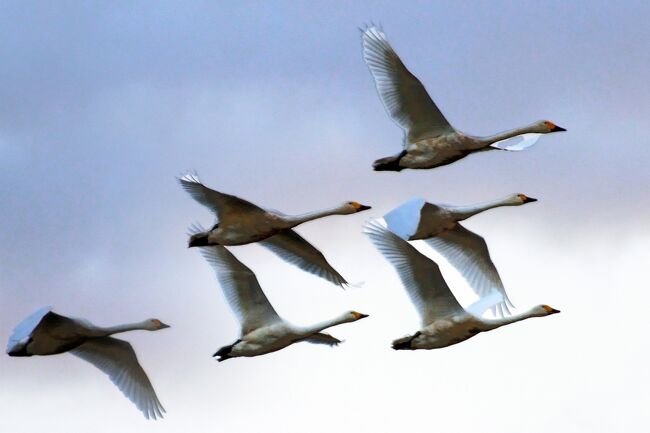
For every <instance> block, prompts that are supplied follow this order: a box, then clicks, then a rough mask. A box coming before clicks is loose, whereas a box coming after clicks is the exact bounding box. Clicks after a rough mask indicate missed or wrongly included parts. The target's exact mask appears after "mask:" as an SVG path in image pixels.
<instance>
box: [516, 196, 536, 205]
mask: <svg viewBox="0 0 650 433" xmlns="http://www.w3.org/2000/svg"><path fill="white" fill-rule="evenodd" d="M513 199H515V200H516V202H517V204H519V205H522V204H526V203H534V202H536V201H537V199H536V198H532V197H528V196H527V195H526V194H522V193H519V194H515V196H514V197H513Z"/></svg>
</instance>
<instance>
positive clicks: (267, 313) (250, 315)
mask: <svg viewBox="0 0 650 433" xmlns="http://www.w3.org/2000/svg"><path fill="white" fill-rule="evenodd" d="M200 250H201V254H202V255H203V257H204V258H205V259H206V260H207V261H208V263H210V265H211V266H212V268H213V269H214V271H215V274H216V275H217V280H219V284H220V285H221V288H222V289H223V293H224V295H225V297H226V300H227V301H228V304H229V305H230V308H232V310H233V312H234V313H235V315H236V316H237V318H238V319H239V323H240V324H241V326H242V334H244V335H245V334H247V333H249V332H250V331H252V330H254V329H257V328H260V327H262V326H265V325H268V324H271V323H274V322H277V321H280V320H281V319H280V317H279V316H278V313H276V312H275V309H274V308H273V306H272V305H271V303H270V302H269V300H268V298H267V297H266V295H265V294H264V292H263V291H262V288H261V287H260V284H259V282H258V281H257V277H256V276H255V274H254V273H253V271H251V270H250V269H249V268H248V267H247V266H246V265H244V264H243V263H242V262H240V261H239V260H238V259H237V258H236V257H235V256H234V255H233V254H232V253H231V252H230V251H228V250H227V249H226V248H225V247H222V246H220V245H218V246H210V247H201V248H200Z"/></svg>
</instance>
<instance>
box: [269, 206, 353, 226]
mask: <svg viewBox="0 0 650 433" xmlns="http://www.w3.org/2000/svg"><path fill="white" fill-rule="evenodd" d="M344 214H345V212H344V211H343V209H342V207H341V206H336V207H333V208H329V209H323V210H317V211H314V212H307V213H303V214H300V215H287V216H285V217H283V218H282V219H283V220H284V222H285V223H286V224H287V227H286V228H291V227H295V226H297V225H299V224H302V223H305V222H307V221H312V220H316V219H319V218H323V217H326V216H330V215H344Z"/></svg>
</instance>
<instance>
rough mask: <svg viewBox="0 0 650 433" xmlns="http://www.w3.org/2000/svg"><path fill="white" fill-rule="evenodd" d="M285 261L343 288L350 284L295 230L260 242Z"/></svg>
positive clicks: (285, 231)
mask: <svg viewBox="0 0 650 433" xmlns="http://www.w3.org/2000/svg"><path fill="white" fill-rule="evenodd" d="M259 243H260V244H261V245H263V246H265V247H266V248H268V249H270V250H271V251H273V252H274V253H275V254H277V255H278V256H280V258H282V259H283V260H285V261H287V262H289V263H291V264H292V265H295V266H297V267H299V268H300V269H302V270H303V271H306V272H309V273H311V274H314V275H316V276H319V277H321V278H324V279H326V280H327V281H329V282H331V283H334V284H337V285H339V286H343V285H344V284H348V282H347V281H346V280H345V278H343V277H342V276H341V274H339V273H338V272H337V271H336V270H335V269H334V268H333V267H332V265H330V264H329V263H328V262H327V260H326V259H325V256H324V255H323V253H321V252H320V251H319V250H318V249H316V247H314V246H313V245H312V244H310V243H309V242H307V241H306V240H305V239H304V238H303V237H302V236H300V235H299V234H298V233H296V232H295V231H294V230H290V229H289V230H282V231H281V232H280V233H278V234H276V235H273V236H271V237H270V238H266V239H264V240H261V241H260V242H259Z"/></svg>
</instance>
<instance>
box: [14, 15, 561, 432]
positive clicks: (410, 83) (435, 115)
mask: <svg viewBox="0 0 650 433" xmlns="http://www.w3.org/2000/svg"><path fill="white" fill-rule="evenodd" d="M362 42H363V59H364V60H365V62H366V64H367V65H368V68H369V69H370V72H371V73H372V76H373V78H374V80H375V85H376V88H377V91H378V93H379V96H380V98H381V100H382V102H383V104H384V106H385V108H386V111H387V112H388V114H389V115H390V117H391V118H392V119H393V120H394V121H395V122H396V123H397V124H398V125H399V126H400V127H401V128H403V129H404V132H405V134H404V142H403V150H402V152H400V153H399V154H398V155H395V156H390V157H387V158H382V159H379V160H377V161H375V163H374V165H373V167H374V169H375V170H378V171H382V170H390V171H401V170H403V169H405V168H411V169H425V168H434V167H438V166H441V165H446V164H450V163H452V162H454V161H457V160H458V159H461V158H463V157H465V156H467V155H469V154H470V153H474V152H482V151H486V150H499V149H500V150H509V151H518V150H523V149H525V148H527V147H530V146H531V145H533V144H534V143H535V142H536V141H537V140H538V139H539V137H540V136H541V135H542V134H547V133H551V132H557V131H564V130H565V129H563V128H560V127H559V126H557V125H555V124H554V123H552V122H550V121H538V122H535V123H533V124H531V125H529V126H526V127H523V128H517V129H514V130H512V131H507V132H503V133H499V134H495V135H493V136H489V137H474V136H470V135H465V134H463V133H461V132H460V131H457V130H456V129H455V128H453V127H452V126H451V125H450V124H449V122H448V121H447V120H446V119H445V117H444V116H443V115H442V113H441V112H440V110H439V109H438V107H436V105H435V104H434V102H433V100H432V99H431V97H430V96H429V95H428V93H427V91H426V90H425V88H424V86H423V85H422V83H421V82H420V81H419V80H418V79H417V78H416V77H415V76H414V75H413V74H411V73H410V72H409V71H408V69H406V67H405V66H404V64H403V63H402V61H401V60H400V58H399V57H398V55H397V53H396V52H395V50H393V48H392V47H391V46H390V44H389V43H388V41H387V40H386V36H385V35H384V33H383V31H382V30H381V29H379V28H377V27H375V26H370V27H368V28H366V29H365V30H363V31H362ZM178 180H179V182H180V184H181V186H182V188H183V189H184V190H185V191H187V192H188V193H189V194H190V195H191V196H192V198H194V199H195V200H196V201H197V202H199V203H200V204H202V205H203V206H205V207H207V208H208V209H209V210H210V211H211V212H212V213H214V216H215V217H216V221H217V222H216V223H215V224H214V225H213V226H212V227H211V228H210V229H209V230H205V229H204V228H202V227H200V226H198V225H195V226H193V227H192V228H191V229H190V233H189V235H190V237H189V242H188V246H189V247H197V248H199V249H200V251H201V254H202V255H203V257H204V258H205V259H206V261H207V262H208V264H209V265H210V266H211V267H212V268H213V269H214V271H215V274H216V277H217V280H218V281H219V285H220V286H221V289H222V290H223V292H224V294H225V298H226V300H227V302H228V304H229V306H230V308H231V309H232V310H233V312H234V313H235V315H236V316H237V318H238V320H239V322H240V324H241V334H240V336H239V338H237V339H236V340H235V341H234V342H233V343H232V344H229V345H226V346H224V347H222V348H220V349H218V350H217V351H216V352H215V353H214V355H213V356H214V357H215V358H217V360H218V361H224V360H227V359H230V358H236V357H242V356H244V357H252V356H259V355H264V354H267V353H271V352H275V351H277V350H280V349H283V348H285V347H287V346H289V345H291V344H294V343H298V342H308V343H314V344H325V345H330V346H335V345H338V344H339V343H340V342H341V340H339V339H337V338H336V337H334V336H332V335H330V334H327V333H325V332H323V331H324V330H326V329H328V328H330V327H333V326H336V325H339V324H343V323H349V322H355V321H357V320H360V319H363V318H365V317H368V315H366V314H362V313H359V312H356V311H349V312H346V313H343V314H341V315H340V316H339V317H335V318H333V319H331V320H327V321H325V322H321V323H317V324H315V325H313V326H307V327H299V326H295V325H292V324H290V323H289V322H287V321H285V320H284V319H283V318H281V317H280V316H279V315H278V314H277V312H276V311H275V309H274V308H273V306H272V305H271V303H270V302H269V300H268V299H267V297H266V296H265V295H264V292H263V291H262V288H261V287H260V285H259V282H258V281H257V277H256V276H255V274H254V273H253V271H252V270H251V269H250V268H248V267H247V266H246V265H244V264H243V263H242V262H240V261H239V260H238V259H237V258H236V257H235V256H234V255H233V254H232V252H230V251H229V250H228V249H227V248H226V247H232V246H237V245H245V244H250V243H259V244H261V245H263V246H265V247H267V248H269V249H270V250H271V251H272V252H274V253H275V254H277V255H278V256H279V257H281V258H282V259H283V260H285V261H287V262H289V263H290V264H293V265H295V266H297V267H299V268H300V269H302V270H304V271H306V272H309V273H311V274H314V275H316V276H318V277H321V278H323V279H325V280H327V281H329V282H331V283H333V284H335V285H339V286H345V285H346V284H348V283H347V281H346V280H345V278H343V277H342V276H341V274H340V273H339V272H337V271H336V270H335V269H334V268H333V267H332V265H330V263H329V262H328V261H327V259H326V258H325V256H324V255H323V254H322V253H321V252H320V251H319V250H318V249H317V248H316V247H314V246H313V245H312V244H311V243H309V242H308V241H307V240H305V239H304V238H303V237H301V236H300V235H299V234H298V233H296V232H295V231H294V230H293V228H294V227H296V226H298V225H300V224H302V223H305V222H308V221H313V220H317V219H320V218H324V217H327V216H330V215H350V214H355V213H357V212H362V211H364V210H367V209H370V206H366V205H363V204H360V203H358V202H355V201H349V202H345V203H342V204H340V205H339V206H335V207H332V208H329V209H323V210H320V211H314V212H309V213H306V214H302V215H285V214H283V213H280V212H278V211H272V210H268V209H263V208H261V207H259V206H257V205H255V204H253V203H251V202H249V201H246V200H244V199H242V198H239V197H236V196H234V195H230V194H226V193H223V192H219V191H216V190H213V189H211V188H208V187H207V186H205V185H203V184H202V183H201V181H200V180H199V178H198V176H197V175H196V174H194V173H190V174H186V175H184V176H182V177H181V178H179V179H178ZM535 201H536V200H535V199H533V198H530V197H527V196H526V195H524V194H513V195H511V196H508V197H505V198H503V199H500V200H495V201H490V202H486V203H480V204H475V205H471V206H450V205H442V204H432V203H428V202H426V201H424V200H423V199H421V198H415V199H412V200H409V201H407V202H406V203H404V204H402V205H400V206H399V207H397V208H395V209H393V210H391V211H390V212H388V213H387V214H386V215H384V217H383V219H373V220H370V221H368V222H366V223H365V225H364V228H363V233H365V234H366V235H367V236H368V237H369V239H370V241H371V242H372V243H373V244H374V245H375V247H376V248H377V250H378V251H379V252H380V253H381V254H382V255H383V256H384V257H385V258H386V260H388V262H389V263H390V264H391V265H392V266H393V267H394V268H395V271H396V272H397V275H398V276H399V278H400V280H401V282H402V285H403V286H404V289H405V290H406V293H407V294H408V296H409V298H410V299H411V301H412V303H413V304H414V306H415V307H416V309H417V311H418V313H419V314H420V318H421V320H422V322H421V329H420V330H419V331H417V332H415V333H414V334H413V335H410V336H407V337H404V338H399V339H397V340H394V341H393V348H394V349H396V350H415V349H437V348H442V347H446V346H450V345H453V344H457V343H460V342H462V341H465V340H467V339H469V338H471V337H473V336H475V335H477V334H478V333H481V332H486V331H491V330H493V329H496V328H499V327H501V326H504V325H508V324H511V323H514V322H518V321H521V320H524V319H528V318H531V317H544V316H548V315H551V314H555V313H558V312H559V311H558V310H556V309H554V308H552V307H549V306H548V305H538V306H536V307H533V308H531V309H530V310H528V311H525V312H523V313H520V314H511V310H510V309H511V308H513V305H512V303H511V302H510V300H509V298H508V295H507V294H506V290H505V288H504V286H503V283H502V281H501V278H500V277H499V273H498V271H497V269H496V267H495V265H494V263H493V262H492V259H491V258H490V253H489V251H488V247H487V244H486V242H485V240H484V239H483V238H482V237H481V236H479V235H477V234H476V233H473V232H471V231H470V230H468V229H466V228H464V227H463V226H462V225H461V224H460V222H459V221H463V220H465V219H467V218H469V217H471V216H473V215H476V214H478V213H480V212H483V211H486V210H488V209H492V208H495V207H500V206H521V205H523V204H526V203H531V202H535ZM414 240H423V241H424V242H426V243H427V244H428V245H430V246H431V247H432V248H433V249H434V250H436V251H437V252H438V253H439V254H441V255H442V256H443V257H444V258H445V259H446V260H447V261H448V262H449V263H450V265H452V266H453V267H455V268H456V269H457V270H458V271H459V273H460V274H461V275H462V276H463V277H464V279H465V280H466V281H467V283H468V284H469V286H470V287H471V288H472V290H473V291H474V292H475V293H476V295H477V296H478V298H479V299H478V301H477V302H475V303H474V304H472V305H470V306H469V307H468V308H463V307H462V306H461V305H460V303H459V302H458V301H457V300H456V298H455V297H454V295H453V294H452V292H451V290H450V289H449V287H448V286H447V283H446V282H445V280H444V278H443V276H442V274H441V272H440V268H439V267H438V265H437V264H436V263H435V262H434V261H433V260H431V259H430V258H428V257H426V256H424V255H423V254H422V253H420V252H419V251H418V250H417V249H416V248H415V247H413V246H412V245H411V244H410V243H409V241H414ZM488 310H490V311H491V312H492V314H493V316H494V318H491V319H487V318H484V317H483V315H484V313H485V312H487V311H488ZM168 327H169V326H168V325H166V324H164V323H163V322H161V321H160V320H158V319H147V320H144V321H142V322H138V323H129V324H123V325H116V326H109V327H100V326H96V325H93V324H92V323H90V322H89V321H87V320H84V319H75V318H69V317H65V316H62V315H59V314H57V313H55V312H53V311H52V309H51V308H50V307H45V308H41V309H40V310H38V311H36V312H35V313H34V314H32V315H30V316H29V317H27V318H26V319H24V320H23V321H22V322H21V323H20V324H19V325H18V326H16V328H15V329H14V332H13V334H12V335H11V337H10V338H9V343H8V345H7V354H9V355H10V356H33V355H55V354H60V353H64V352H69V353H71V354H72V355H74V356H76V357H78V358H81V359H83V360H85V361H88V362H90V363H91V364H93V365H94V366H95V367H97V368H98V369H100V370H101V371H102V372H104V373H105V374H107V375H108V376H109V378H110V379H111V381H112V382H113V383H114V384H115V385H116V386H117V387H118V388H119V389H120V390H121V391H122V392H123V393H124V395H125V396H126V397H127V398H129V400H131V401H132V402H133V403H134V404H135V405H136V407H137V408H138V409H139V410H140V411H142V413H143V414H144V416H145V417H147V418H153V419H156V418H161V417H162V416H163V413H164V412H165V410H164V409H163V406H162V405H161V403H160V401H159V399H158V397H157V396H156V393H155V391H154V388H153V386H152V384H151V381H150V380H149V378H148V377H147V375H146V373H145V372H144V369H143V368H142V366H141V365H140V363H139V362H138V359H137V357H136V354H135V351H134V350H133V348H132V347H131V345H130V344H129V343H128V342H126V341H124V340H120V339H118V338H115V337H113V335H114V334H118V333H122V332H127V331H134V330H147V331H157V330H160V329H164V328H168Z"/></svg>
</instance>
